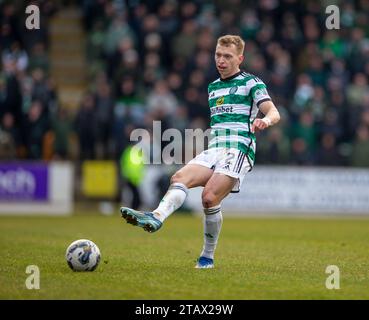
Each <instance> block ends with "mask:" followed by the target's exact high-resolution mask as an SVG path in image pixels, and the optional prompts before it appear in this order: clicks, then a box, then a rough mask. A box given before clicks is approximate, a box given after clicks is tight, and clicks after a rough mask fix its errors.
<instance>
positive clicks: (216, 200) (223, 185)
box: [195, 173, 237, 268]
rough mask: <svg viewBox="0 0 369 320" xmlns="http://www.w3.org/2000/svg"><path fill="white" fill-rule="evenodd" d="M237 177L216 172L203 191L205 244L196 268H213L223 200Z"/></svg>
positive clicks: (220, 226) (221, 218)
mask: <svg viewBox="0 0 369 320" xmlns="http://www.w3.org/2000/svg"><path fill="white" fill-rule="evenodd" d="M236 182H237V179H236V178H233V177H230V176H227V175H225V174H222V173H214V174H213V175H212V177H211V178H210V179H209V181H208V183H207V184H206V185H205V188H204V190H203V193H202V205H203V208H204V214H205V215H204V246H203V249H202V252H201V254H200V258H199V259H198V261H197V264H196V266H195V267H196V268H213V267H214V252H215V248H216V246H217V242H218V238H219V234H220V230H221V228H222V222H223V217H222V212H221V208H220V203H221V201H222V200H223V199H224V198H225V197H226V196H227V195H228V194H229V193H230V192H231V190H232V189H233V187H234V185H235V184H236Z"/></svg>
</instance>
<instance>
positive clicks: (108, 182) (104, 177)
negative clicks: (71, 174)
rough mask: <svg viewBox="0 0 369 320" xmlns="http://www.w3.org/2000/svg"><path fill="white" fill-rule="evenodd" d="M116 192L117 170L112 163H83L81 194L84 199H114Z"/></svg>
mask: <svg viewBox="0 0 369 320" xmlns="http://www.w3.org/2000/svg"><path fill="white" fill-rule="evenodd" d="M117 191H118V170H117V165H116V163H115V162H114V161H95V160H93V161H92V160H91V161H90V160H89V161H84V162H83V164H82V193H83V195H84V196H86V197H96V198H100V197H107V198H114V197H115V196H116V194H117Z"/></svg>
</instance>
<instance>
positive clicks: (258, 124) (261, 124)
mask: <svg viewBox="0 0 369 320" xmlns="http://www.w3.org/2000/svg"><path fill="white" fill-rule="evenodd" d="M270 125H271V123H270V120H269V121H268V119H264V118H263V119H255V121H254V123H253V124H252V127H251V132H252V133H255V132H258V131H261V130H264V129H265V128H268V127H269V126H270Z"/></svg>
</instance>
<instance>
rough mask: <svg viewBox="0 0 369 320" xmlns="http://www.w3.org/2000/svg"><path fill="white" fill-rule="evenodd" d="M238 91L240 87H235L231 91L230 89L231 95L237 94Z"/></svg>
mask: <svg viewBox="0 0 369 320" xmlns="http://www.w3.org/2000/svg"><path fill="white" fill-rule="evenodd" d="M237 90H238V87H237V86H235V87H232V88H231V89H229V94H235V93H236V92H237Z"/></svg>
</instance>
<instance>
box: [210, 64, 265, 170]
mask: <svg viewBox="0 0 369 320" xmlns="http://www.w3.org/2000/svg"><path fill="white" fill-rule="evenodd" d="M208 94H209V107H210V116H211V121H210V126H211V136H212V138H211V140H210V142H209V146H208V148H209V149H210V148H224V147H225V148H235V149H238V150H240V151H242V152H243V153H245V154H246V155H247V158H248V161H249V162H250V165H251V166H252V165H253V163H254V161H255V151H256V138H255V134H254V133H252V132H251V126H252V123H253V122H254V120H255V118H256V116H257V114H258V111H259V105H260V104H261V103H262V102H264V101H268V100H271V98H270V96H269V94H268V91H267V88H266V85H265V84H264V82H263V81H262V80H260V79H259V78H258V77H256V76H254V75H252V74H249V73H246V72H242V71H240V72H238V73H236V74H235V75H233V76H232V77H229V78H227V79H220V78H218V79H217V80H215V81H214V82H212V83H210V84H209V86H208Z"/></svg>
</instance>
